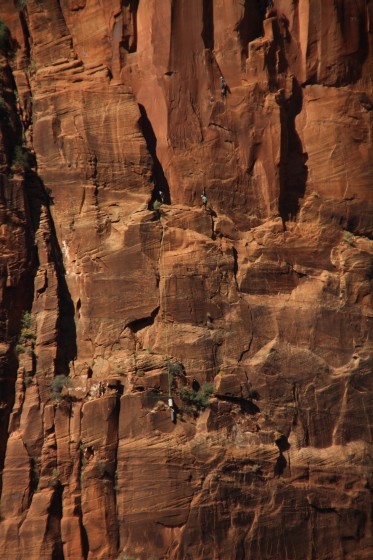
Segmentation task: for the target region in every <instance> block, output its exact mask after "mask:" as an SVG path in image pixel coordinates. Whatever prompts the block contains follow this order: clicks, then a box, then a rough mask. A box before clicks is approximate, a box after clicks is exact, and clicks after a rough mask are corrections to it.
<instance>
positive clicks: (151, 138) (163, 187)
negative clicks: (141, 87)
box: [139, 104, 171, 209]
mask: <svg viewBox="0 0 373 560" xmlns="http://www.w3.org/2000/svg"><path fill="white" fill-rule="evenodd" d="M139 110H140V114H141V118H140V119H139V126H140V130H141V132H142V134H143V136H144V138H145V142H146V146H147V148H148V151H149V153H150V155H151V157H152V160H153V171H152V175H153V182H154V189H153V192H152V196H151V200H150V203H149V209H151V208H152V206H153V203H154V201H155V200H157V199H158V200H159V191H161V192H162V193H163V198H164V202H165V203H166V204H171V197H170V187H169V185H168V182H167V179H166V176H165V174H164V172H163V168H162V165H161V163H160V161H159V159H158V156H157V150H156V148H157V138H156V136H155V134H154V130H153V127H152V124H151V122H150V120H149V118H148V115H147V112H146V109H145V107H144V105H141V104H139Z"/></svg>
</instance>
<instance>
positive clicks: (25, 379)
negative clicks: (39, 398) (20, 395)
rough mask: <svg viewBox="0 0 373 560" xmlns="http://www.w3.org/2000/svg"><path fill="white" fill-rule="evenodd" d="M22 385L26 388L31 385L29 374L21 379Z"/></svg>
mask: <svg viewBox="0 0 373 560" xmlns="http://www.w3.org/2000/svg"><path fill="white" fill-rule="evenodd" d="M23 383H24V385H25V387H26V388H27V387H30V385H32V375H30V374H29V373H25V375H24V377H23Z"/></svg>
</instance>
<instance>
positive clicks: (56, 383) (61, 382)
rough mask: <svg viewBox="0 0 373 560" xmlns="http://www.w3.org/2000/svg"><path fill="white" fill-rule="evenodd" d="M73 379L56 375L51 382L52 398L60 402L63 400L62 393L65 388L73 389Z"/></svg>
mask: <svg viewBox="0 0 373 560" xmlns="http://www.w3.org/2000/svg"><path fill="white" fill-rule="evenodd" d="M71 386H72V383H71V379H70V377H68V376H67V375H63V374H60V375H56V377H54V378H53V379H52V381H51V384H50V389H51V398H52V399H56V400H60V399H61V398H62V396H61V392H62V389H63V388H64V387H71Z"/></svg>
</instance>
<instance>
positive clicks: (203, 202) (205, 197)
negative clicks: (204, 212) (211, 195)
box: [201, 190, 207, 209]
mask: <svg viewBox="0 0 373 560" xmlns="http://www.w3.org/2000/svg"><path fill="white" fill-rule="evenodd" d="M201 198H202V204H203V206H204V208H205V209H206V205H207V196H206V191H205V190H203V193H202V194H201Z"/></svg>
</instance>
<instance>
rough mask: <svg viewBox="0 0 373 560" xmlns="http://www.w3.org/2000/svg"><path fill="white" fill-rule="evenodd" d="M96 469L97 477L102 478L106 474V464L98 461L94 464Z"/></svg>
mask: <svg viewBox="0 0 373 560" xmlns="http://www.w3.org/2000/svg"><path fill="white" fill-rule="evenodd" d="M96 468H97V470H98V472H99V476H100V477H101V478H102V477H103V476H104V475H105V473H106V463H105V462H104V461H98V462H97V463H96Z"/></svg>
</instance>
